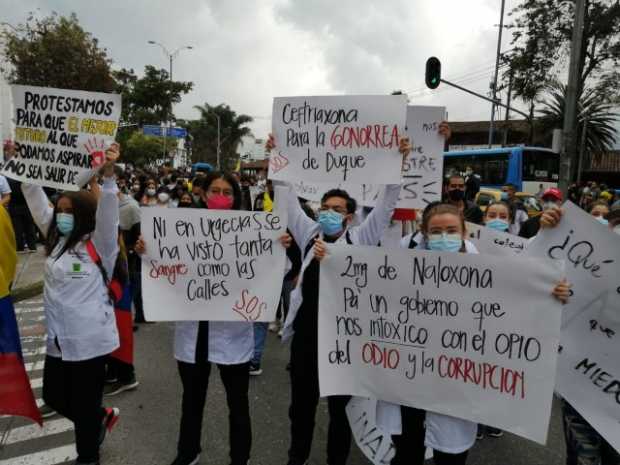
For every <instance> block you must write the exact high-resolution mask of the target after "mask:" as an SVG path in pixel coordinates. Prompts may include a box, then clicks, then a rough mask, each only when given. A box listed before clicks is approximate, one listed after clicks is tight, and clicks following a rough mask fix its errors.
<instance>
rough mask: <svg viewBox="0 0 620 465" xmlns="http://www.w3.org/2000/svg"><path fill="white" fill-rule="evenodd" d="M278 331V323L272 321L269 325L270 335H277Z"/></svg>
mask: <svg viewBox="0 0 620 465" xmlns="http://www.w3.org/2000/svg"><path fill="white" fill-rule="evenodd" d="M279 330H280V322H279V321H272V322H271V323H269V331H271V332H272V333H277V332H278V331H279Z"/></svg>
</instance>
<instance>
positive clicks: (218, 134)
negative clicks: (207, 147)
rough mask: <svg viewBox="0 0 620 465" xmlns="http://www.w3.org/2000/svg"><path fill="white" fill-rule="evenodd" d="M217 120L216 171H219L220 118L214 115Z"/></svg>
mask: <svg viewBox="0 0 620 465" xmlns="http://www.w3.org/2000/svg"><path fill="white" fill-rule="evenodd" d="M214 115H215V117H216V118H217V170H218V171H219V170H220V116H219V115H218V114H217V113H214Z"/></svg>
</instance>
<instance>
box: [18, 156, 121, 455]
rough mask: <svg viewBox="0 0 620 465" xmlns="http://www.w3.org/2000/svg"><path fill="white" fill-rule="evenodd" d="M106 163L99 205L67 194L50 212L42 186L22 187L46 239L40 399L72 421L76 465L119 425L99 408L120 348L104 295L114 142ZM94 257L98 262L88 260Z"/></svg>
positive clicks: (112, 253) (112, 232)
mask: <svg viewBox="0 0 620 465" xmlns="http://www.w3.org/2000/svg"><path fill="white" fill-rule="evenodd" d="M106 158H107V161H106V163H105V164H104V166H103V175H104V183H103V189H102V192H101V198H100V200H99V203H97V200H96V199H95V197H94V195H93V194H91V193H89V192H86V191H80V192H65V193H62V194H61V195H60V196H59V198H58V201H57V203H56V206H55V207H52V206H51V205H50V202H49V200H48V198H47V196H46V195H45V193H44V192H43V189H42V188H41V187H39V186H34V185H31V184H22V191H23V193H24V197H25V198H26V202H27V203H28V207H29V208H30V212H31V213H32V217H33V218H34V220H35V222H36V224H37V226H38V227H39V229H40V230H41V232H42V233H43V234H44V235H45V236H46V240H47V245H46V253H47V260H46V262H45V287H44V295H43V306H44V310H45V318H46V322H47V355H46V358H45V368H44V371H43V399H44V400H45V403H46V404H47V405H48V406H50V407H51V408H53V409H54V410H55V411H57V412H58V413H60V414H61V415H63V416H65V417H67V418H68V419H69V420H71V421H72V422H73V423H74V425H75V442H76V448H77V455H78V457H77V461H76V462H75V463H76V465H96V464H98V463H99V446H100V444H101V442H102V441H103V438H104V436H105V431H106V428H108V429H111V428H112V426H113V425H114V423H116V421H117V419H118V409H104V408H103V407H102V396H103V386H104V377H105V363H106V357H107V355H108V354H110V353H111V352H113V351H114V350H115V349H116V348H117V347H118V346H119V340H118V332H117V329H116V320H115V317H114V307H113V304H112V300H111V298H110V294H109V292H108V277H111V276H112V271H113V269H114V263H115V262H116V257H117V255H118V196H117V192H118V188H117V187H116V181H115V179H114V177H113V175H114V163H115V161H116V160H117V158H118V146H117V145H116V144H113V145H112V147H110V149H109V150H108V151H107V152H106ZM89 250H90V252H89ZM93 252H94V253H96V255H97V256H98V257H99V260H98V262H95V261H94V260H93V259H92V258H91V256H94V255H93Z"/></svg>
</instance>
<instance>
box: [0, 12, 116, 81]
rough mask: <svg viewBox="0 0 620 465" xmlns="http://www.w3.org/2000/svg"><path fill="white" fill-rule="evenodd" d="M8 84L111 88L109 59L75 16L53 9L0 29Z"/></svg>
mask: <svg viewBox="0 0 620 465" xmlns="http://www.w3.org/2000/svg"><path fill="white" fill-rule="evenodd" d="M2 35H3V39H4V44H5V45H4V53H5V56H6V58H7V61H8V63H9V64H10V66H9V67H8V68H5V69H3V72H4V73H5V75H6V77H7V80H8V81H9V82H10V83H11V84H23V85H32V86H42V87H57V88H62V89H74V90H86V91H98V92H112V91H113V90H114V87H115V84H114V79H113V78H112V74H111V71H110V64H111V60H110V59H109V58H108V56H107V52H106V50H105V49H102V48H100V47H99V42H98V40H97V39H96V38H94V37H93V36H92V35H91V34H90V33H88V32H86V31H84V29H82V27H81V26H80V24H79V22H78V19H77V16H76V15H75V14H72V15H71V16H69V17H64V16H58V15H57V14H56V13H53V14H52V15H50V16H48V17H46V18H43V19H36V18H35V17H34V16H33V15H32V14H30V15H29V16H28V18H27V20H26V22H25V23H23V24H20V25H19V26H17V27H16V28H14V29H7V30H6V31H5V32H3V33H2Z"/></svg>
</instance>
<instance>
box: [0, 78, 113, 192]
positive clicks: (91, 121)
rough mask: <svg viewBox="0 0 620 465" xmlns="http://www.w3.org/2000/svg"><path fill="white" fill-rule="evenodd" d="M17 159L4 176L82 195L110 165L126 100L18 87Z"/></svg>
mask: <svg viewBox="0 0 620 465" xmlns="http://www.w3.org/2000/svg"><path fill="white" fill-rule="evenodd" d="M11 90H12V95H13V106H14V108H15V114H14V119H15V142H16V143H17V156H16V157H14V158H12V159H11V160H9V161H8V162H7V163H5V165H4V169H3V171H2V174H4V175H5V176H8V177H10V178H13V179H18V180H20V181H24V182H27V183H31V184H38V185H41V186H47V187H53V188H59V189H65V190H78V189H79V187H80V186H79V185H78V184H79V183H83V182H85V181H87V180H88V177H89V176H88V173H89V172H91V170H93V169H95V168H97V167H98V166H99V165H101V164H102V163H103V162H104V161H105V150H106V149H107V147H108V146H109V144H110V143H111V142H112V141H114V138H115V137H116V130H117V129H118V120H119V118H120V114H121V96H120V95H115V94H104V93H99V92H81V91H73V90H62V89H52V88H46V87H27V86H12V88H11Z"/></svg>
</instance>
